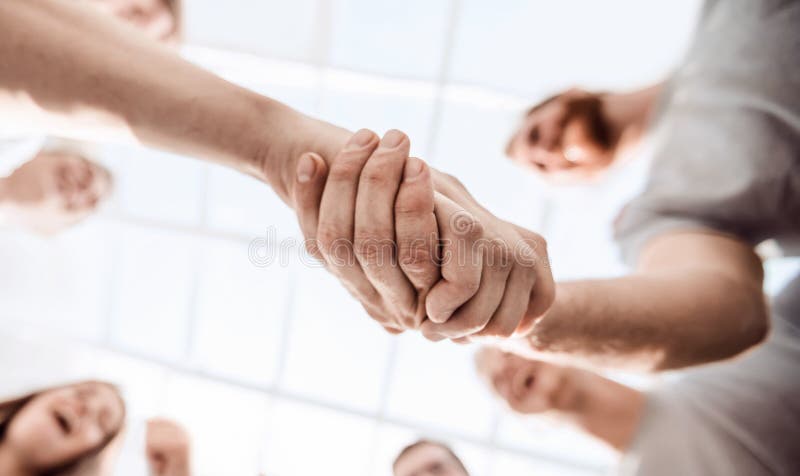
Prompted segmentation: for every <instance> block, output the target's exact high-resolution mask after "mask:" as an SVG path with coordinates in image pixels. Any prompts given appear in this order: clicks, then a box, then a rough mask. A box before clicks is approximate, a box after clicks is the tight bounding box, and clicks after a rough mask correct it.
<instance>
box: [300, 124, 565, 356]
mask: <svg viewBox="0 0 800 476" xmlns="http://www.w3.org/2000/svg"><path fill="white" fill-rule="evenodd" d="M409 150H410V141H409V139H408V137H407V136H406V135H405V134H403V133H402V132H400V131H397V130H391V131H389V132H387V133H386V135H384V136H383V138H380V137H378V136H377V135H376V134H375V133H373V132H371V131H369V130H366V129H362V130H360V131H358V132H357V133H356V134H354V135H353V136H352V137H350V139H349V141H348V142H347V144H346V145H345V146H344V148H342V150H340V151H339V152H338V154H337V155H336V156H335V157H333V158H329V160H328V162H326V161H325V160H323V158H322V157H321V156H319V155H317V154H316V153H313V152H308V153H304V154H302V155H301V156H300V157H299V158H298V159H297V164H296V171H295V174H294V182H295V183H294V184H292V185H291V190H290V192H289V193H290V201H293V205H294V208H295V210H296V212H297V215H298V220H299V222H300V227H301V229H302V232H303V234H304V237H305V243H306V248H307V251H308V252H309V253H310V254H312V255H313V256H315V257H316V258H318V259H319V260H321V261H322V262H323V263H324V264H325V266H326V268H327V269H328V270H329V271H330V272H332V273H333V274H334V275H336V276H337V277H338V278H339V279H340V280H341V281H342V283H343V284H344V286H345V287H346V288H347V290H348V291H349V292H350V293H351V294H352V295H353V296H354V297H355V298H356V299H358V300H359V301H360V302H361V303H362V305H363V306H364V308H365V309H366V311H367V313H368V314H369V315H370V316H371V317H372V318H373V319H375V320H376V321H377V322H378V323H380V324H381V325H382V326H383V327H384V328H385V329H386V330H387V331H389V332H392V333H400V332H403V331H406V330H412V329H416V330H419V331H421V332H422V334H423V335H424V336H425V337H426V338H428V339H430V340H434V341H438V340H443V339H452V340H454V341H456V342H469V341H472V340H473V339H475V338H480V337H490V338H492V337H494V338H504V337H511V336H514V335H521V334H525V333H527V332H528V331H529V330H530V329H531V328H532V327H533V324H534V323H535V321H536V319H537V318H538V317H540V316H542V315H543V314H544V313H545V311H547V309H548V308H549V307H550V305H551V304H552V302H553V299H554V294H555V289H554V284H553V278H552V275H551V272H550V269H549V265H548V261H547V251H546V244H545V241H544V240H543V239H542V237H540V236H539V235H537V234H535V233H533V232H530V231H528V230H525V229H522V228H520V227H518V226H515V225H513V224H511V223H509V222H506V221H503V220H500V219H498V218H497V217H495V216H494V215H492V214H491V213H490V212H489V211H487V210H486V209H485V208H483V207H481V206H480V205H479V204H478V203H477V202H476V201H475V199H474V198H473V197H472V196H471V195H470V194H469V193H468V192H467V190H466V189H465V188H464V186H463V185H462V184H461V183H460V182H458V180H456V179H455V178H453V177H451V176H448V175H446V174H443V173H441V172H438V171H436V170H434V169H431V168H429V167H428V166H427V165H426V164H425V162H423V161H422V160H420V159H417V158H413V157H409Z"/></svg>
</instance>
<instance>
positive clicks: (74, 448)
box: [0, 381, 192, 476]
mask: <svg viewBox="0 0 800 476" xmlns="http://www.w3.org/2000/svg"><path fill="white" fill-rule="evenodd" d="M124 426H125V402H124V401H123V399H122V396H121V395H120V393H119V390H118V389H117V388H116V387H114V386H113V385H111V384H109V383H106V382H98V381H84V382H79V383H75V384H71V385H64V386H59V387H54V388H49V389H45V390H40V391H36V392H32V393H29V394H27V395H24V396H21V397H16V398H13V399H10V400H6V401H0V474H2V475H3V476H40V475H41V476H45V475H47V476H60V475H64V476H67V475H75V476H95V475H97V476H101V475H110V474H112V473H113V468H114V463H115V460H116V457H117V454H118V450H119V444H120V440H121V438H122V434H123V431H124ZM145 444H146V453H145V455H143V456H144V457H145V458H146V459H147V463H148V467H149V469H150V472H151V474H152V475H153V476H189V475H191V474H192V472H191V464H190V459H191V458H190V446H191V444H190V440H189V436H188V434H187V433H186V430H185V429H183V427H181V426H180V425H178V424H177V423H175V422H173V421H170V420H166V419H162V418H155V419H152V420H150V421H148V422H147V433H146V442H145Z"/></svg>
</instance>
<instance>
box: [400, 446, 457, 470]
mask: <svg viewBox="0 0 800 476" xmlns="http://www.w3.org/2000/svg"><path fill="white" fill-rule="evenodd" d="M394 476H469V475H468V474H467V473H466V471H464V469H463V468H462V467H461V465H460V464H459V463H458V461H456V460H455V459H454V458H453V455H451V454H450V452H449V451H447V450H446V449H445V448H442V447H441V446H439V445H422V446H419V447H417V448H414V449H413V450H411V451H410V452H408V453H406V454H405V455H403V457H402V458H400V459H399V460H398V461H397V463H396V464H395V466H394Z"/></svg>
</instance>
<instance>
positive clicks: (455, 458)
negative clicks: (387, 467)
mask: <svg viewBox="0 0 800 476" xmlns="http://www.w3.org/2000/svg"><path fill="white" fill-rule="evenodd" d="M423 446H437V447H439V448H441V449H443V450H445V451H446V452H447V454H449V455H450V457H451V458H453V461H455V462H456V464H458V467H459V468H461V470H462V471H464V473H466V474H469V471H467V467H466V466H464V462H463V461H461V458H459V457H458V456H457V455H456V454H455V452H454V451H453V449H452V448H450V447H449V446H448V445H446V444H444V443H442V442H441V441H434V440H428V439H425V438H421V439H419V440H417V441H415V442H414V443H411V444H410V445H408V446H406V447H405V448H403V449H402V450H400V453H398V454H397V457H396V458H395V459H394V463H392V469H395V468H397V463H399V462H400V460H401V459H403V457H405V456H406V455H408V454H409V453H411V452H412V451H414V450H415V449H417V448H421V447H423Z"/></svg>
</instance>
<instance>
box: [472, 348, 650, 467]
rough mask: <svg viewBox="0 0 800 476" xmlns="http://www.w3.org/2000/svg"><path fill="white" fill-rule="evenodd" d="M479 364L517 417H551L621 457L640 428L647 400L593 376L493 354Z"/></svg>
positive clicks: (484, 353) (484, 352) (485, 352)
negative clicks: (610, 448) (578, 430)
mask: <svg viewBox="0 0 800 476" xmlns="http://www.w3.org/2000/svg"><path fill="white" fill-rule="evenodd" d="M475 363H476V367H477V370H478V373H479V374H480V376H481V377H482V378H483V380H484V381H485V382H486V383H487V384H488V385H489V387H490V388H491V389H492V390H493V391H494V393H496V394H497V395H498V396H499V397H500V398H502V399H503V400H504V401H505V402H506V403H507V404H508V406H509V407H510V408H511V409H512V410H514V411H515V412H517V413H520V414H523V415H531V414H542V413H547V414H552V415H554V416H556V417H559V418H561V419H563V420H565V421H567V422H569V423H571V424H573V425H575V426H577V427H578V428H580V429H581V430H583V431H584V432H586V433H588V434H590V435H592V436H594V437H595V438H598V439H600V440H602V441H604V442H606V443H607V444H608V445H609V446H611V447H613V448H614V449H616V450H617V451H620V452H624V451H625V450H626V449H627V448H628V446H629V444H630V442H631V440H632V439H633V436H634V434H635V433H636V429H637V428H638V426H639V421H640V419H641V415H642V411H643V408H644V403H645V396H644V394H642V392H639V391H638V390H635V389H633V388H630V387H626V386H624V385H621V384H619V383H617V382H615V381H613V380H609V379H607V378H605V377H602V376H600V375H597V374H595V373H592V372H588V371H586V370H582V369H578V368H574V367H563V366H560V365H555V364H552V363H549V362H542V361H536V360H528V359H523V358H522V357H519V356H517V355H514V354H509V353H505V352H502V351H500V350H498V349H493V348H483V349H481V351H480V352H478V354H477V355H476V359H475Z"/></svg>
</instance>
